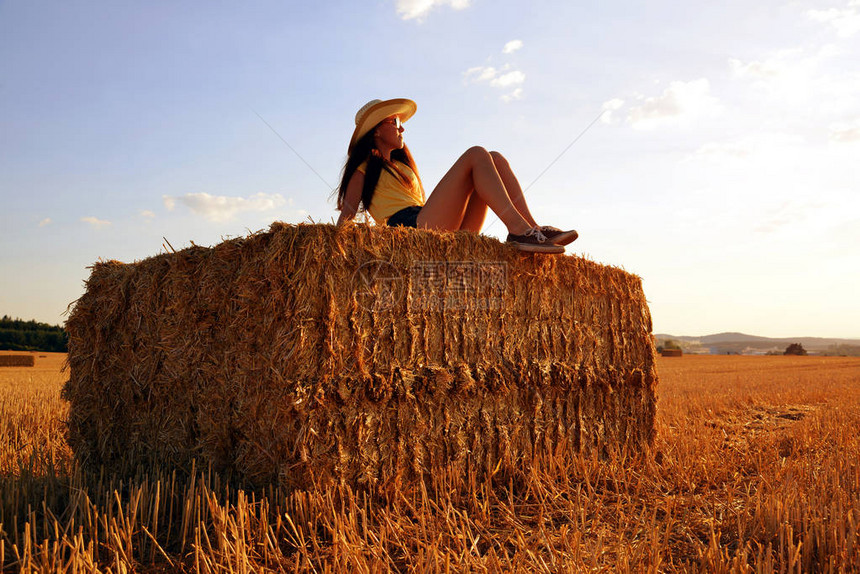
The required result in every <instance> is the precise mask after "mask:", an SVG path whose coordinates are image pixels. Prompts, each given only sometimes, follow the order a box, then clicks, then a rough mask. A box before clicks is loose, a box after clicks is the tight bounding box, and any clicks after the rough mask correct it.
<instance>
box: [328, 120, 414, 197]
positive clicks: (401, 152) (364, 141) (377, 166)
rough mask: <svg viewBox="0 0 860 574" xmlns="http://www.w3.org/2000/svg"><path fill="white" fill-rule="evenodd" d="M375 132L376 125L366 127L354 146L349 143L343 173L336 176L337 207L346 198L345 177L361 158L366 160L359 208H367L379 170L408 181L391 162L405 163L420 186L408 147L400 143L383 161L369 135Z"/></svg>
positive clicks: (352, 171)
mask: <svg viewBox="0 0 860 574" xmlns="http://www.w3.org/2000/svg"><path fill="white" fill-rule="evenodd" d="M375 131H376V128H374V129H372V130H370V131H369V132H367V133H366V134H364V136H362V137H361V139H359V140H358V141H357V142H355V145H353V146H352V151H351V152H350V154H349V155H348V156H347V158H346V163H345V164H344V166H343V175H342V176H341V178H340V187H338V189H337V209H338V210H341V209H343V198H344V197H346V187H347V186H348V185H349V180H350V179H351V178H352V175H353V174H354V173H355V171H356V170H357V169H358V166H360V165H361V164H363V163H364V162H365V161H367V167H366V168H365V171H364V187H362V189H361V205H360V206H358V207H359V211H367V209H368V208H369V207H370V202H371V201H373V192H374V191H376V184H378V183H379V176H380V174H381V173H382V170H383V169H385V170H386V171H387V172H389V173H390V174H392V175H393V176H394V177H396V178H397V179H399V180H400V181H403V182H404V183H408V179H407V178H406V176H405V175H404V174H403V173H402V172H401V171H400V170H399V169H397V166H396V165H395V163H394V162H395V161H399V162H401V163H404V164H406V165H407V166H409V169H411V170H412V172H413V173H414V174H415V177H416V178H418V184H419V185H421V176H420V175H418V168H417V167H416V166H415V160H414V159H413V158H412V154H411V153H410V152H409V148H408V147H406V146H405V145H404V146H403V147H402V148H401V149H395V150H392V151H391V160H390V161H389V160H386V159H385V158H384V157H382V154H381V153H380V151H379V149H377V147H376V142H375V141H374V136H373V134H374V132H375Z"/></svg>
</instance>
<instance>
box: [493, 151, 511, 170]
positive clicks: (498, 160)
mask: <svg viewBox="0 0 860 574" xmlns="http://www.w3.org/2000/svg"><path fill="white" fill-rule="evenodd" d="M489 153H490V157H491V158H493V163H494V164H496V166H497V167H499V166H503V165H508V160H507V159H505V156H503V155H502V154H501V153H499V152H497V151H495V150H494V151H491V152H489Z"/></svg>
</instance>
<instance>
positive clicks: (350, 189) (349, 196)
mask: <svg viewBox="0 0 860 574" xmlns="http://www.w3.org/2000/svg"><path fill="white" fill-rule="evenodd" d="M363 188H364V174H363V173H361V172H360V171H358V170H356V171H355V173H353V174H352V177H351V178H349V183H348V184H347V186H346V195H344V197H343V201H342V202H341V206H340V217H338V218H337V225H338V227H340V226H341V225H343V224H344V223H345V222H347V221H352V219H353V218H354V217H355V214H356V212H358V204H359V203H361V191H362V189H363Z"/></svg>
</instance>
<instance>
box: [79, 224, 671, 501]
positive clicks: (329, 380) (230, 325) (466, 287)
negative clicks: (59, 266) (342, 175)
mask: <svg viewBox="0 0 860 574" xmlns="http://www.w3.org/2000/svg"><path fill="white" fill-rule="evenodd" d="M66 328H67V330H68V332H69V358H68V360H69V366H70V379H69V381H68V382H67V383H66V386H65V389H64V396H65V397H66V398H67V399H68V400H69V402H70V412H69V442H70V444H71V446H72V448H73V449H74V451H75V453H76V454H77V456H78V457H79V458H80V459H81V460H83V461H84V462H85V463H87V464H90V465H95V466H98V465H105V466H106V467H107V468H109V469H113V470H117V471H121V470H122V469H128V468H133V467H134V466H136V465H141V464H143V465H145V464H148V463H157V464H160V465H164V464H168V465H178V466H180V467H186V468H187V467H190V465H191V462H192V460H193V459H195V458H197V459H198V460H199V461H200V462H205V463H210V464H212V465H213V466H214V467H215V468H216V469H218V470H220V471H223V472H228V473H231V474H232V475H233V476H234V477H238V478H240V479H241V480H244V481H247V482H248V483H251V484H254V485H265V484H271V483H277V484H280V485H283V486H287V487H294V488H308V487H310V486H311V485H313V484H326V483H343V484H351V485H379V484H381V485H385V484H390V483H391V482H392V481H400V480H404V479H412V478H416V477H422V476H426V475H428V474H430V473H433V472H436V471H439V470H440V469H443V468H447V469H449V470H450V469H451V468H452V467H453V468H454V469H455V470H457V469H459V470H462V471H466V470H467V468H472V469H476V470H477V471H478V473H479V474H480V473H482V472H492V471H493V470H494V469H497V468H503V469H513V468H522V465H523V464H525V463H527V462H528V461H530V460H532V458H533V457H535V456H539V455H542V454H554V455H555V456H560V454H559V453H566V452H567V453H570V452H579V451H584V452H593V451H598V452H602V451H605V450H607V449H609V448H613V447H621V448H627V449H628V450H630V449H640V448H642V447H643V446H645V445H646V444H648V443H650V442H651V441H652V440H653V436H654V414H655V387H656V383H657V375H656V371H655V360H654V356H655V351H654V345H653V341H652V338H651V335H650V333H651V319H650V315H649V312H648V307H647V304H646V301H645V296H644V294H643V291H642V283H641V280H640V279H639V278H638V277H636V276H634V275H631V274H628V273H626V272H624V271H622V270H620V269H617V268H613V267H609V266H604V265H599V264H596V263H593V262H590V261H587V260H585V259H581V258H578V257H572V256H569V257H558V256H543V255H529V254H523V253H520V252H518V251H516V250H515V249H514V248H513V247H510V246H506V245H504V244H502V243H500V242H499V241H497V240H496V239H493V238H490V237H485V236H481V235H476V234H473V233H466V232H458V233H444V234H440V233H434V232H429V231H422V230H411V229H397V228H387V227H369V226H348V227H344V228H341V229H337V228H336V227H334V226H332V225H296V226H293V225H286V224H280V223H276V224H274V225H272V227H271V229H270V230H269V231H268V232H265V233H258V234H254V235H251V236H249V237H244V238H239V239H233V240H229V241H225V242H223V243H220V244H218V245H216V246H214V247H212V248H202V247H196V246H195V247H191V248H188V249H184V250H181V251H178V252H176V253H167V254H162V255H158V256H155V257H151V258H148V259H145V260H143V261H139V262H137V263H133V264H122V263H119V262H113V261H111V262H104V263H97V264H96V265H95V266H94V267H93V271H92V274H91V276H90V278H89V279H88V281H87V289H86V293H85V294H84V295H83V296H82V297H81V299H79V300H78V301H77V302H76V304H75V306H74V309H73V311H72V313H71V315H70V317H69V319H68V322H67V325H66Z"/></svg>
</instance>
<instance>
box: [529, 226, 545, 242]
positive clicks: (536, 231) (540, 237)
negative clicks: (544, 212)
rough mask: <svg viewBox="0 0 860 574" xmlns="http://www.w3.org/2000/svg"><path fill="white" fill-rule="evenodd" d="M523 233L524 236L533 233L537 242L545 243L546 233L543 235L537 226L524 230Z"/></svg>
mask: <svg viewBox="0 0 860 574" xmlns="http://www.w3.org/2000/svg"><path fill="white" fill-rule="evenodd" d="M523 235H525V236H526V237H531V236H532V235H534V236H535V239H537V242H538V243H545V242H546V235H544V234H543V233H542V232H541V230H540V228H539V227H532V228H531V229H529V230H528V231H526V232H525V233H524V234H523Z"/></svg>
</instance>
